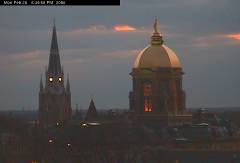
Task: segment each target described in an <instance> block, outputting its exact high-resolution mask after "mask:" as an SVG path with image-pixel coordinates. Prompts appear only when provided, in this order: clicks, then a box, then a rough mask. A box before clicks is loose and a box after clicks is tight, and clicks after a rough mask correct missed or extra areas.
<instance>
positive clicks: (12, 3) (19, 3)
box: [0, 0, 120, 6]
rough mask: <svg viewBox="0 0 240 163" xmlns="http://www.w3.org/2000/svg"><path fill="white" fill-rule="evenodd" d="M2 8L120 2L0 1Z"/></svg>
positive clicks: (114, 3) (116, 3)
mask: <svg viewBox="0 0 240 163" xmlns="http://www.w3.org/2000/svg"><path fill="white" fill-rule="evenodd" d="M0 5H1V6H98V5H99V6H119V5H120V0H0Z"/></svg>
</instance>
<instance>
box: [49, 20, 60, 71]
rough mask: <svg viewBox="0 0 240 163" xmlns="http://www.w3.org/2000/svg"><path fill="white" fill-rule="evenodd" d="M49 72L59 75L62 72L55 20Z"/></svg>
mask: <svg viewBox="0 0 240 163" xmlns="http://www.w3.org/2000/svg"><path fill="white" fill-rule="evenodd" d="M48 72H49V73H52V74H58V73H61V72H62V71H61V62H60V56H59V50H58V42H57V32H56V26H55V20H54V23H53V31H52V42H51V49H50V56H49V64H48Z"/></svg>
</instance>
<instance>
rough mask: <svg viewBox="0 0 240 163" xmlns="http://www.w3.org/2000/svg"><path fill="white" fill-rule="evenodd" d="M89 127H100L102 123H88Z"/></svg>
mask: <svg viewBox="0 0 240 163" xmlns="http://www.w3.org/2000/svg"><path fill="white" fill-rule="evenodd" d="M88 124H89V125H92V126H98V125H100V123H97V122H90V123H88Z"/></svg>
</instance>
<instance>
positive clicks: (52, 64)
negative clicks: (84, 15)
mask: <svg viewBox="0 0 240 163" xmlns="http://www.w3.org/2000/svg"><path fill="white" fill-rule="evenodd" d="M64 81H65V77H64V71H63V68H62V65H61V61H60V55H59V49H58V42H57V32H56V26H55V23H54V25H53V31H52V41H51V49H50V55H49V64H48V67H47V69H46V72H45V86H43V82H42V77H41V80H40V91H39V123H40V125H42V126H44V127H47V126H51V125H55V124H57V123H60V122H62V121H65V120H67V119H69V118H70V117H71V112H72V108H71V90H70V83H69V78H68V76H67V82H66V87H65V85H64Z"/></svg>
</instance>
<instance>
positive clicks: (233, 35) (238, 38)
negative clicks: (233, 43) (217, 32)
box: [224, 33, 240, 40]
mask: <svg viewBox="0 0 240 163" xmlns="http://www.w3.org/2000/svg"><path fill="white" fill-rule="evenodd" d="M224 36H225V37H226V38H232V39H235V40H240V33H235V34H226V35H224Z"/></svg>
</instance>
